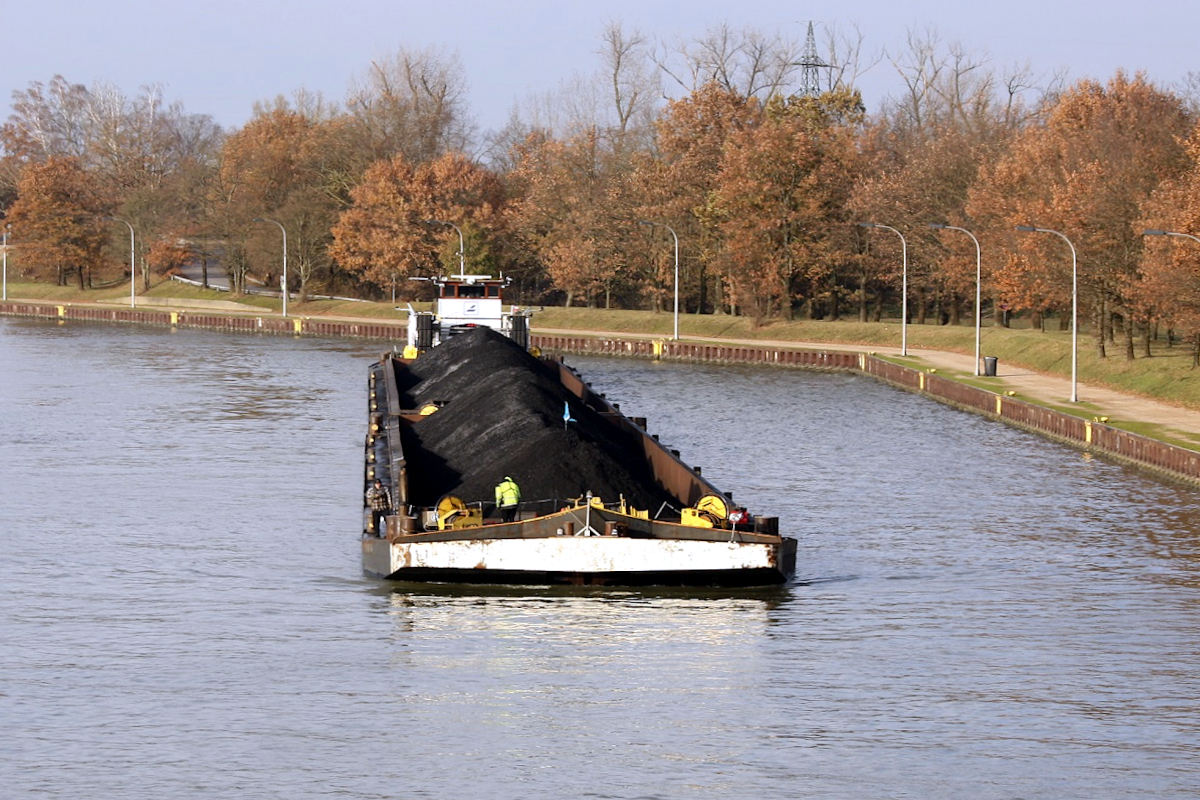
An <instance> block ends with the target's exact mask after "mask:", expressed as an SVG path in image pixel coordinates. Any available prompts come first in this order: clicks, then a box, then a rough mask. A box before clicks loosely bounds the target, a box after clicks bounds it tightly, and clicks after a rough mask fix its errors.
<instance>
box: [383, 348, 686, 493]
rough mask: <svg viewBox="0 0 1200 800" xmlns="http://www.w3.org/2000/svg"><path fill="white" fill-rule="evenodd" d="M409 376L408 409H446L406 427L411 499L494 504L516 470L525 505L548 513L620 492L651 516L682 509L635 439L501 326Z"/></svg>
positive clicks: (434, 357) (426, 359)
mask: <svg viewBox="0 0 1200 800" xmlns="http://www.w3.org/2000/svg"><path fill="white" fill-rule="evenodd" d="M404 372H405V371H404V370H401V373H402V374H401V375H400V376H399V378H400V384H399V389H400V391H401V392H402V394H403V397H402V405H404V406H405V407H407V408H418V407H420V406H422V405H424V404H426V403H438V404H439V405H441V408H440V409H439V410H438V411H437V412H436V413H434V414H431V415H429V416H427V417H424V418H423V419H422V420H421V421H420V422H417V423H415V424H413V425H412V426H406V427H405V428H404V440H403V445H404V451H405V457H406V459H407V461H408V464H409V469H408V480H409V496H410V502H412V503H413V504H414V505H417V506H432V505H434V504H435V503H436V502H437V501H438V500H439V499H440V498H441V497H442V496H443V495H445V494H454V495H457V496H458V497H460V498H462V499H463V500H464V501H466V502H468V503H472V502H476V501H482V502H484V503H485V505H487V504H491V503H492V502H493V500H494V488H495V486H496V484H497V483H499V482H500V481H501V480H503V479H504V477H505V476H511V477H512V478H513V480H515V481H516V482H517V484H518V485H519V486H520V487H521V497H522V507H524V508H527V509H529V510H537V511H539V512H543V513H548V512H550V511H553V510H556V509H557V508H560V507H561V506H562V505H563V504H564V503H565V502H567V501H568V500H571V499H574V498H578V497H583V496H584V495H585V494H586V493H587V492H589V491H590V492H591V493H592V495H593V496H594V497H600V498H601V499H602V500H603V501H604V502H605V503H615V502H617V501H618V500H619V499H620V498H621V497H624V498H625V500H626V501H627V502H629V503H631V504H632V505H633V506H634V507H635V508H641V509H648V510H649V511H650V512H651V514H653V513H655V512H656V511H657V510H658V509H659V507H660V506H661V504H662V503H663V502H669V503H671V504H672V505H675V506H678V501H677V500H675V499H674V498H672V497H671V496H670V495H668V494H667V493H666V492H664V491H663V489H662V488H661V487H659V486H658V485H657V483H656V482H655V480H654V478H653V476H652V475H651V473H650V470H649V467H648V466H647V465H646V463H645V460H644V458H643V457H642V451H641V445H640V442H639V441H638V440H637V439H636V438H635V437H634V436H631V435H629V434H627V433H623V432H621V431H620V430H618V429H617V428H615V427H614V426H612V425H611V424H610V423H609V422H607V421H605V420H604V419H603V418H602V417H601V416H600V414H599V413H598V412H597V411H595V410H594V409H592V408H589V407H587V406H585V405H584V404H583V403H582V401H580V400H579V398H577V397H575V396H574V395H573V394H571V393H570V392H568V391H567V390H566V389H564V388H563V387H562V385H561V383H560V382H559V380H558V377H557V368H556V367H554V366H552V365H549V364H545V363H543V362H541V361H540V360H539V359H537V358H535V357H533V356H532V355H530V354H529V353H527V352H525V351H524V350H523V349H522V348H520V347H519V346H517V345H516V344H515V343H513V342H512V340H510V339H508V338H507V337H505V336H503V335H501V334H499V333H497V332H496V331H493V330H491V329H489V328H475V329H472V330H471V331H469V332H466V333H461V334H458V335H456V336H453V337H450V338H449V339H448V340H446V341H444V342H443V343H442V344H440V345H438V346H437V347H435V348H433V349H432V350H429V351H427V352H426V353H424V354H422V355H421V357H420V358H418V359H417V360H415V361H414V362H413V363H412V364H410V365H409V368H408V370H407V372H408V374H407V375H404V374H403V373H404ZM564 410H569V416H570V417H571V418H572V420H571V421H569V422H568V421H567V420H566V419H565V418H564ZM536 503H541V504H542V507H538V506H537V505H535V504H536Z"/></svg>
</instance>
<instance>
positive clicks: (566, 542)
mask: <svg viewBox="0 0 1200 800" xmlns="http://www.w3.org/2000/svg"><path fill="white" fill-rule="evenodd" d="M436 283H437V285H438V289H439V295H440V297H439V302H438V312H437V313H436V314H433V313H430V312H411V313H410V320H409V326H408V327H409V333H408V342H407V344H406V346H405V347H404V350H403V352H402V353H395V352H391V353H385V354H384V355H383V356H382V357H381V358H380V359H379V361H378V362H376V363H374V364H372V365H371V368H370V373H369V381H368V395H369V412H368V413H369V421H368V426H369V427H368V432H367V436H366V441H365V449H364V454H365V458H364V476H363V477H364V490H367V489H369V488H370V487H371V486H373V485H374V484H375V481H376V480H378V481H380V482H381V483H382V485H383V486H384V487H385V488H386V490H387V494H388V495H389V497H390V505H391V508H390V509H389V510H388V511H387V512H385V513H382V514H379V513H372V509H371V508H370V507H369V504H365V505H364V525H363V527H364V530H363V535H362V566H363V570H364V572H365V573H366V574H368V575H371V576H374V577H378V578H384V579H390V580H404V581H418V582H447V583H474V584H499V583H503V584H527V585H546V584H576V585H614V586H639V585H641V586H645V585H671V586H740V587H750V586H765V585H771V584H779V583H783V582H785V581H787V580H788V579H790V578H791V577H792V575H793V574H794V572H795V561H796V541H795V540H794V539H791V538H788V537H783V536H780V534H779V530H778V519H777V518H775V517H771V516H762V515H751V514H749V513H748V512H747V511H746V510H745V509H742V508H740V507H738V506H736V505H734V503H733V501H732V498H731V496H730V495H727V494H725V493H723V492H721V491H720V490H719V489H717V487H715V486H713V485H712V484H711V483H710V482H709V481H708V480H707V479H705V478H704V477H703V476H702V474H701V472H700V470H699V469H693V468H691V467H689V466H688V465H686V464H685V463H684V462H683V461H681V460H680V458H679V455H678V453H677V452H675V451H672V450H668V449H667V448H665V447H663V446H662V445H661V444H660V443H659V442H658V440H657V438H656V437H654V436H652V435H650V434H649V433H648V432H647V430H646V425H645V421H644V420H642V419H631V418H629V417H626V416H625V415H624V414H622V413H621V411H620V409H619V408H618V407H617V406H616V405H615V404H613V403H610V402H609V401H608V400H607V399H606V398H605V397H604V396H603V395H601V394H599V393H597V392H594V391H592V389H591V387H590V386H589V385H588V384H587V383H586V382H585V381H584V380H583V379H582V377H581V376H580V375H579V374H578V373H577V372H576V371H575V370H573V369H572V368H570V367H569V366H568V365H566V364H565V363H564V362H563V361H562V359H561V358H542V357H541V356H540V354H538V353H537V352H536V351H534V352H530V351H529V348H528V314H527V313H526V312H523V311H521V310H520V309H515V308H514V309H512V310H510V311H509V312H508V313H504V312H503V310H502V308H503V307H502V305H501V303H502V295H503V288H504V282H503V281H502V280H498V279H494V278H490V277H487V276H471V275H458V276H454V277H452V278H439V279H436ZM510 478H511V479H512V480H513V481H514V482H515V483H516V484H517V485H518V486H519V487H520V492H521V499H520V502H518V503H517V504H516V507H515V508H512V507H508V508H506V507H505V506H508V505H509V502H508V500H507V498H506V501H505V502H504V503H503V504H501V499H500V497H499V492H496V493H495V494H494V493H493V488H494V487H495V486H496V484H499V483H502V482H504V481H507V480H509V479H510ZM366 495H367V492H366V491H364V497H366Z"/></svg>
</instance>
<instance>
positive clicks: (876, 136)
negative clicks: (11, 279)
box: [0, 24, 1200, 358]
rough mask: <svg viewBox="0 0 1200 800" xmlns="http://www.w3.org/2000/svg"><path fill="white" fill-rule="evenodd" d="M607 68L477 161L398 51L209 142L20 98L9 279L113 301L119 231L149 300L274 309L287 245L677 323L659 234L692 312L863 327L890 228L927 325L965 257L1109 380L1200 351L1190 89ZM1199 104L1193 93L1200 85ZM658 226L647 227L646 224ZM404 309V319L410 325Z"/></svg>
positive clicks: (946, 49) (766, 65) (293, 252)
mask: <svg viewBox="0 0 1200 800" xmlns="http://www.w3.org/2000/svg"><path fill="white" fill-rule="evenodd" d="M601 44H602V47H601V51H600V55H601V58H600V63H601V67H600V68H599V69H598V70H597V72H596V74H594V75H592V76H585V77H577V78H574V79H572V80H571V81H568V82H566V83H564V84H563V86H562V88H561V89H560V91H558V92H556V93H552V94H550V95H547V96H543V97H536V98H531V99H530V100H529V101H528V102H526V103H523V104H521V105H520V106H518V107H516V108H514V110H513V113H512V117H511V119H510V121H509V123H508V124H507V125H506V126H505V127H504V128H503V129H502V130H500V131H497V132H493V133H491V134H489V135H488V136H486V137H480V136H478V134H477V131H476V130H475V129H474V127H473V125H472V123H471V121H470V117H469V109H468V107H467V102H466V81H465V77H464V75H463V69H462V65H461V63H460V62H459V60H458V59H457V58H456V57H455V56H453V55H448V54H446V53H445V52H443V51H439V50H433V49H427V50H402V51H400V52H398V53H397V54H395V55H393V56H391V57H388V58H385V59H380V60H378V61H376V62H373V63H372V64H371V65H370V66H369V68H368V69H367V70H366V71H365V72H364V74H363V75H362V76H361V77H359V78H358V79H357V80H356V81H355V82H354V84H353V85H352V88H351V90H350V91H349V93H348V95H347V97H346V98H345V100H344V102H343V103H341V104H335V103H331V102H329V101H327V100H325V99H324V98H322V97H320V96H315V95H311V94H307V93H304V92H299V93H297V94H296V95H294V96H293V97H292V98H290V99H282V98H279V99H276V100H275V101H274V102H271V103H268V104H262V105H260V106H257V107H256V108H255V109H254V113H253V116H252V118H251V119H250V121H249V122H247V123H246V124H245V125H244V126H243V127H241V128H240V129H237V130H234V131H222V130H220V129H219V128H218V127H217V126H216V125H215V124H214V123H213V122H212V120H211V118H209V117H207V116H205V115H197V114H189V113H186V112H185V111H184V110H183V108H182V106H180V105H178V104H167V103H166V102H165V101H164V100H163V98H162V92H161V90H159V89H158V88H156V87H149V88H145V89H143V90H141V91H140V92H139V93H138V94H137V95H135V96H126V95H124V94H123V93H122V92H121V91H119V90H118V89H116V88H115V87H111V86H103V85H101V86H94V87H90V88H89V87H85V86H82V85H79V84H72V83H69V82H68V81H67V80H65V79H63V78H62V77H55V78H54V79H52V80H51V81H50V82H49V83H47V84H41V83H35V84H33V85H31V86H29V87H28V88H27V89H25V90H22V91H17V92H15V93H14V102H13V113H12V115H11V116H10V118H9V119H8V121H7V122H6V123H5V124H4V125H3V126H0V147H2V148H3V154H2V157H0V208H3V209H4V212H5V214H6V216H7V219H6V223H7V224H8V225H9V226H10V231H11V236H12V240H13V242H14V243H19V249H17V250H15V251H14V256H16V255H17V254H18V253H19V257H18V258H15V259H14V261H15V263H16V264H18V265H19V269H20V271H21V272H23V273H24V274H25V275H27V276H29V277H32V278H35V279H39V280H53V281H57V282H60V283H65V282H67V281H69V280H73V281H77V282H78V285H79V286H80V287H85V288H86V287H89V286H98V285H103V284H105V283H106V282H110V281H117V280H124V279H128V277H129V276H128V273H127V272H125V271H124V270H127V269H128V260H127V258H126V257H125V254H127V252H128V251H127V250H123V249H122V246H121V244H120V236H119V231H116V230H115V229H114V227H113V226H112V224H111V222H106V221H105V218H106V217H118V218H120V219H124V220H128V221H129V222H130V223H131V224H132V225H133V226H134V228H136V230H137V231H138V234H139V237H140V242H139V252H138V253H137V262H138V268H139V269H140V271H141V276H140V277H141V279H142V282H143V285H144V286H148V285H149V282H150V280H151V277H152V275H153V274H155V273H160V274H161V273H165V272H169V271H171V270H173V269H178V268H179V267H180V266H181V265H183V264H184V263H186V262H188V261H192V262H196V263H202V264H208V263H211V262H212V261H213V260H214V259H218V258H219V260H220V263H221V264H222V265H223V266H224V267H225V268H226V270H227V271H228V273H229V275H230V279H231V282H232V285H233V288H234V290H235V291H241V290H244V289H245V288H246V284H247V281H248V280H249V279H251V278H252V277H253V278H255V279H258V280H263V281H264V282H272V281H273V280H275V276H273V275H271V274H270V273H271V272H272V271H273V270H274V269H275V265H276V264H277V263H278V246H279V243H278V237H277V232H275V233H272V229H271V228H270V227H268V226H263V225H260V224H256V223H255V221H254V220H255V219H256V218H261V217H268V218H270V219H273V220H278V221H280V222H281V223H282V224H283V225H284V226H285V227H286V229H287V231H288V245H289V267H290V272H291V275H290V277H291V279H292V280H293V281H294V283H293V286H292V290H293V291H297V292H299V293H300V295H301V297H302V299H303V297H304V296H305V295H306V294H307V293H309V292H311V291H313V290H314V289H315V288H320V289H322V290H326V291H331V292H337V293H348V292H354V293H358V294H359V295H362V296H377V297H378V296H383V295H384V294H385V293H386V292H388V291H390V289H391V287H392V286H393V285H394V286H396V287H398V288H400V291H401V294H403V295H405V296H407V297H418V295H419V293H420V292H421V291H422V288H421V287H422V286H424V284H420V283H408V282H407V281H406V280H405V279H407V278H410V277H422V276H428V275H432V274H437V273H444V272H447V271H456V270H457V268H458V255H457V251H458V237H457V234H456V233H455V232H454V231H452V230H450V229H448V228H446V227H445V226H440V225H430V224H428V220H431V219H436V220H447V221H451V222H454V223H455V224H456V225H457V226H458V227H459V229H460V230H461V231H462V233H463V236H464V237H465V240H466V247H465V254H466V259H467V269H468V271H469V272H472V273H477V274H478V273H487V274H493V275H495V274H500V273H503V274H504V275H506V276H509V277H511V278H513V279H514V282H515V285H516V287H517V290H518V293H519V296H520V299H521V300H522V301H523V302H525V303H543V304H544V303H555V302H557V303H565V304H568V305H570V304H587V305H603V306H608V307H634V308H655V309H664V308H666V307H667V306H668V305H669V303H670V300H671V298H672V296H673V290H674V268H675V265H674V261H673V249H672V247H671V242H670V239H669V232H668V231H667V228H666V227H664V226H669V227H670V228H671V229H673V230H674V231H675V232H676V233H677V234H678V237H679V242H680V262H681V263H680V267H681V285H680V295H681V299H682V302H683V304H684V307H685V308H686V309H687V310H688V311H689V312H695V313H713V314H741V315H746V316H749V317H751V318H753V320H754V321H755V322H756V323H758V324H765V323H767V322H768V321H769V320H772V319H780V318H783V319H791V318H793V317H794V316H795V315H803V316H805V317H810V318H842V317H857V318H858V319H859V320H862V321H871V320H875V321H878V320H880V319H881V318H882V317H883V316H884V314H885V312H886V311H887V310H888V309H894V308H895V307H896V305H897V304H898V295H899V284H900V267H901V259H900V252H899V242H898V241H895V237H883V236H877V235H876V236H872V235H871V234H870V233H869V231H868V230H867V229H865V228H862V227H860V226H857V225H856V224H855V222H856V221H862V220H870V221H875V222H879V223H884V224H887V225H889V226H892V227H895V228H898V229H900V230H902V231H903V232H904V234H905V236H906V239H907V243H908V251H907V255H908V276H909V292H910V296H909V306H910V309H911V312H912V313H913V315H914V317H915V321H917V322H925V321H926V320H927V319H928V318H930V317H932V318H933V319H935V320H937V321H948V322H950V323H957V322H958V321H959V320H960V319H961V318H962V317H963V316H964V315H966V314H967V313H968V312H971V311H972V310H973V309H972V303H973V302H974V280H975V258H974V257H975V253H974V248H973V247H971V246H970V244H969V242H967V241H966V240H965V238H961V239H960V238H958V237H957V235H956V234H954V233H951V234H949V235H946V236H944V237H943V236H942V235H941V234H940V233H939V232H938V231H935V230H933V229H931V228H929V226H928V224H929V223H931V222H941V223H946V224H950V225H954V226H958V227H963V228H967V229H969V230H971V231H973V232H974V233H975V234H976V235H977V236H978V238H979V240H980V242H981V245H982V252H983V256H984V258H983V267H984V278H985V283H984V293H985V296H986V297H987V298H988V302H989V303H990V305H991V307H992V308H993V309H1003V310H1004V311H1005V312H1006V313H1004V314H1002V315H1001V314H998V315H997V319H998V321H1001V322H1003V320H1005V319H1007V317H1008V313H1009V312H1011V313H1022V314H1025V315H1027V316H1028V317H1029V318H1030V319H1031V320H1032V321H1033V324H1034V325H1035V326H1044V325H1046V324H1047V322H1048V321H1049V320H1054V319H1057V321H1058V323H1059V324H1060V325H1062V324H1064V323H1065V322H1066V321H1068V320H1069V318H1068V315H1067V314H1066V313H1064V312H1066V311H1068V310H1069V308H1070V302H1071V264H1070V260H1069V257H1068V254H1067V253H1065V252H1063V249H1062V247H1061V244H1062V243H1061V241H1058V240H1057V239H1055V238H1050V237H1040V236H1020V235H1017V234H1015V233H1014V226H1015V225H1017V224H1034V225H1038V226H1041V227H1046V228H1051V229H1054V230H1057V231H1061V232H1062V233H1064V234H1065V235H1066V236H1068V237H1069V238H1070V239H1071V241H1072V242H1073V244H1074V245H1075V247H1076V248H1077V250H1078V253H1079V277H1080V303H1081V305H1080V307H1081V309H1082V310H1083V311H1084V312H1085V313H1086V314H1087V316H1088V318H1089V319H1090V322H1091V328H1092V330H1093V331H1094V332H1095V342H1096V347H1097V349H1098V352H1099V353H1100V354H1101V355H1106V354H1107V351H1108V349H1109V348H1112V347H1114V346H1116V347H1119V348H1123V349H1124V353H1125V355H1126V356H1127V357H1129V358H1133V357H1135V356H1136V355H1137V354H1138V353H1139V352H1140V353H1142V354H1145V355H1149V353H1150V342H1151V339H1152V338H1153V337H1155V336H1158V335H1160V333H1164V332H1166V331H1168V330H1169V331H1171V332H1173V333H1174V334H1176V335H1178V336H1180V337H1186V338H1188V339H1189V340H1190V341H1192V342H1193V343H1194V344H1195V345H1196V347H1197V348H1198V350H1197V352H1198V353H1200V245H1196V246H1192V245H1193V243H1191V242H1188V241H1185V240H1182V239H1167V238H1166V237H1149V239H1148V238H1147V237H1144V236H1142V231H1143V230H1145V229H1148V228H1153V229H1166V230H1173V231H1182V232H1200V114H1198V112H1197V107H1196V103H1195V102H1194V96H1195V95H1194V92H1193V91H1191V90H1190V89H1189V87H1187V86H1185V87H1177V88H1175V89H1169V88H1164V87H1161V86H1158V85H1155V84H1154V83H1152V82H1151V81H1150V80H1149V79H1148V78H1147V77H1146V76H1145V75H1142V74H1136V75H1129V74H1126V73H1123V72H1119V73H1117V74H1116V75H1114V76H1112V77H1111V78H1110V79H1109V80H1108V81H1107V82H1104V83H1101V82H1098V81H1095V80H1081V81H1078V82H1075V83H1072V84H1068V83H1066V81H1065V80H1064V79H1063V78H1062V77H1061V76H1049V77H1037V76H1035V75H1033V73H1032V72H1031V71H1030V70H1029V69H1028V68H1018V69H1010V70H1007V71H1003V70H996V69H994V68H993V67H992V66H991V64H990V62H989V61H988V59H987V58H985V57H982V56H976V55H973V54H971V53H970V52H968V51H967V50H965V49H964V48H962V47H960V46H957V45H946V44H944V43H943V42H942V41H941V40H940V39H939V38H938V36H937V34H936V32H933V31H926V32H913V33H911V34H910V36H909V39H908V41H907V43H906V47H905V49H904V50H903V51H902V52H899V53H895V54H888V53H880V54H878V55H874V56H872V55H867V54H866V53H865V51H864V49H863V46H862V40H861V37H858V36H856V35H843V34H839V33H836V32H834V33H831V34H830V35H829V36H828V38H827V40H826V41H825V42H824V45H823V49H824V55H823V56H822V59H821V60H822V61H823V63H825V64H827V65H828V66H827V67H823V68H821V69H820V73H819V74H820V76H821V91H819V92H818V93H815V94H814V93H811V92H810V93H806V94H805V93H799V92H797V91H795V90H794V87H795V86H796V85H797V84H798V83H799V82H800V79H801V77H811V75H809V76H801V74H800V71H801V70H802V69H803V68H802V67H801V66H800V65H801V64H809V65H810V67H809V68H810V69H811V64H812V63H813V60H812V59H811V58H807V57H805V54H804V53H803V52H802V48H801V47H800V46H799V43H798V42H797V41H792V40H786V39H783V38H781V37H777V36H776V37H771V36H766V35H763V34H761V33H758V32H755V31H737V30H733V29H731V28H730V27H728V26H719V27H717V28H714V29H711V30H709V31H708V32H706V34H705V35H704V36H703V37H701V38H700V39H698V40H695V41H678V42H671V43H666V42H655V41H651V40H650V39H648V38H647V37H644V36H641V35H640V34H637V33H636V32H629V31H627V30H625V29H623V28H622V26H620V25H618V24H613V25H610V26H609V27H608V28H606V29H605V31H604V35H603V36H602V39H601ZM871 67H883V68H891V69H894V70H895V71H896V72H897V74H898V75H899V76H900V79H901V83H902V87H903V91H902V92H900V93H899V94H898V95H897V96H895V97H891V98H888V99H887V100H886V101H885V102H884V103H883V104H882V105H881V107H880V109H879V110H878V111H877V112H875V113H873V114H869V113H867V110H866V108H865V106H864V104H863V101H862V98H861V96H860V94H859V92H858V91H857V89H856V88H855V81H856V79H857V77H858V76H859V75H861V74H862V72H863V71H864V70H865V69H868V68H871ZM1194 83H1196V81H1193V84H1194ZM643 221H650V222H654V223H658V224H657V225H653V226H646V225H639V224H638V223H639V222H643ZM418 299H419V298H418Z"/></svg>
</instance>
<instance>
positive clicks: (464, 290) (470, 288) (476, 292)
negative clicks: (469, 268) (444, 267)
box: [458, 283, 483, 297]
mask: <svg viewBox="0 0 1200 800" xmlns="http://www.w3.org/2000/svg"><path fill="white" fill-rule="evenodd" d="M458 296H459V297H483V287H482V286H480V285H478V284H470V283H460V284H459V285H458Z"/></svg>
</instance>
